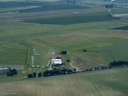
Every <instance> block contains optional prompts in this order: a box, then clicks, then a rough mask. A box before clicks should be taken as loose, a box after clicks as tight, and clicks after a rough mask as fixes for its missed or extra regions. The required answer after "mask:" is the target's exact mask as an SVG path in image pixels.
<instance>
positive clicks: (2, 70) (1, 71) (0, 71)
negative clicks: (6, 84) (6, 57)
mask: <svg viewBox="0 0 128 96" xmlns="http://www.w3.org/2000/svg"><path fill="white" fill-rule="evenodd" d="M7 72H9V68H0V75H1V74H7Z"/></svg>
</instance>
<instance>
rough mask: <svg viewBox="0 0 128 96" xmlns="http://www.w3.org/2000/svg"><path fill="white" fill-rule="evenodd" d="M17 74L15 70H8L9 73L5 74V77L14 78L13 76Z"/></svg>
mask: <svg viewBox="0 0 128 96" xmlns="http://www.w3.org/2000/svg"><path fill="white" fill-rule="evenodd" d="M17 74H18V72H17V70H16V69H10V68H9V72H7V76H14V75H17Z"/></svg>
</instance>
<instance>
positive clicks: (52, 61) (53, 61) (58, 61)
mask: <svg viewBox="0 0 128 96" xmlns="http://www.w3.org/2000/svg"><path fill="white" fill-rule="evenodd" d="M51 63H52V64H62V60H61V59H51Z"/></svg>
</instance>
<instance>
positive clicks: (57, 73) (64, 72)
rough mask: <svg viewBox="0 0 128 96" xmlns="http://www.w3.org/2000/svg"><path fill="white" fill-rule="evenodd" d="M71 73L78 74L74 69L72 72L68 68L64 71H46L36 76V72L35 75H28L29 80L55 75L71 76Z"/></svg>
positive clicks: (55, 69)
mask: <svg viewBox="0 0 128 96" xmlns="http://www.w3.org/2000/svg"><path fill="white" fill-rule="evenodd" d="M71 73H76V69H75V68H74V69H73V70H71V69H66V68H63V69H57V68H54V69H53V70H45V71H44V72H43V73H42V72H40V73H38V74H36V72H34V73H33V74H28V78H35V77H42V76H54V75H62V74H71Z"/></svg>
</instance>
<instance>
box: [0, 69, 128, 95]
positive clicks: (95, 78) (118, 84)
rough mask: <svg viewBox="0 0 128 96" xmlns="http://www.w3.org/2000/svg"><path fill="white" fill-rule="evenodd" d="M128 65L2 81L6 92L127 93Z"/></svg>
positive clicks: (15, 93)
mask: <svg viewBox="0 0 128 96" xmlns="http://www.w3.org/2000/svg"><path fill="white" fill-rule="evenodd" d="M127 71H128V68H127V67H125V68H115V69H107V70H100V71H95V72H94V71H92V72H81V73H76V74H70V75H60V76H59V75H58V76H51V77H40V78H36V79H18V80H15V79H13V80H9V81H8V80H4V81H2V80H1V81H0V85H1V86H0V95H1V96H5V94H8V96H15V95H16V96H30V95H31V96H35V95H36V96H51V95H52V96H85V95H87V96H108V95H109V96H127V95H128V91H127V89H128V83H127V80H128V77H127V75H128V72H127Z"/></svg>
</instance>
